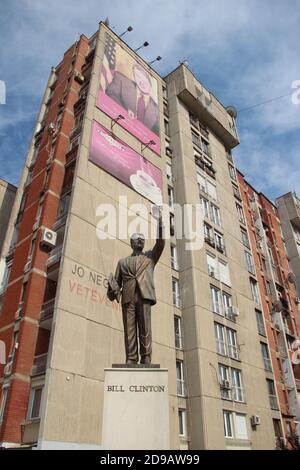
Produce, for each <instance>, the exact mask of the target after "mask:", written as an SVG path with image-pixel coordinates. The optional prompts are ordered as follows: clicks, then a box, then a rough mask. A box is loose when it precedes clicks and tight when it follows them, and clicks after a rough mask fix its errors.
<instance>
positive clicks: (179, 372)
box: [176, 360, 185, 396]
mask: <svg viewBox="0 0 300 470" xmlns="http://www.w3.org/2000/svg"><path fill="white" fill-rule="evenodd" d="M176 377H177V395H180V396H184V395H185V383H184V373H183V361H179V360H177V361H176Z"/></svg>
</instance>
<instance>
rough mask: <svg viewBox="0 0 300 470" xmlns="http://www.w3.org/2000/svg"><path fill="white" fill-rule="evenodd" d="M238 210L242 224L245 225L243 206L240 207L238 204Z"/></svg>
mask: <svg viewBox="0 0 300 470" xmlns="http://www.w3.org/2000/svg"><path fill="white" fill-rule="evenodd" d="M236 210H237V213H238V217H239V220H240V222H242V223H243V224H244V223H245V216H244V211H243V208H242V206H240V205H239V204H236Z"/></svg>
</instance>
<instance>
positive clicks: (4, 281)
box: [0, 261, 12, 289]
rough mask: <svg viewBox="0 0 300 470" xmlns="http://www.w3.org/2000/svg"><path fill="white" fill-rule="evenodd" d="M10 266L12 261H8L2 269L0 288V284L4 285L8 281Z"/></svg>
mask: <svg viewBox="0 0 300 470" xmlns="http://www.w3.org/2000/svg"><path fill="white" fill-rule="evenodd" d="M11 268H12V261H10V262H9V263H8V264H7V265H6V266H5V270H4V274H3V279H2V283H1V284H0V289H1V286H2V287H3V288H5V287H6V285H7V284H8V282H9V276H10V273H11Z"/></svg>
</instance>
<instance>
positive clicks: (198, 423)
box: [0, 23, 297, 449]
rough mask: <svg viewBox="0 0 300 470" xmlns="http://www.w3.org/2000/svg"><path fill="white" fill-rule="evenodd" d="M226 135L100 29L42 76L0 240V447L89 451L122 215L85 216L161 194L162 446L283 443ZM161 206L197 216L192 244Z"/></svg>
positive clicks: (111, 350)
mask: <svg viewBox="0 0 300 470" xmlns="http://www.w3.org/2000/svg"><path fill="white" fill-rule="evenodd" d="M238 143H239V139H238V135H237V130H236V127H235V112H234V109H233V108H232V107H229V108H225V107H224V106H223V105H222V104H221V103H220V102H219V101H218V100H217V99H216V98H215V97H214V96H213V95H212V94H211V93H210V92H208V91H207V90H206V89H205V88H204V87H203V85H202V84H201V83H200V82H199V81H198V80H197V79H196V78H195V77H194V75H193V74H192V72H191V71H190V70H189V69H188V68H187V67H186V66H185V65H184V64H182V65H180V66H179V67H178V68H177V69H176V70H174V71H173V72H172V73H170V74H169V75H167V76H166V77H165V78H162V77H160V76H159V75H158V74H157V73H156V72H155V71H154V70H153V69H152V68H151V67H150V66H149V65H148V64H146V63H145V62H144V61H143V60H142V59H141V58H140V57H139V56H138V55H137V54H136V53H134V51H132V49H130V48H129V47H128V46H127V45H126V44H125V43H124V42H123V41H122V40H121V39H120V38H119V37H118V36H116V35H115V34H114V33H113V32H112V31H111V30H110V29H109V28H108V27H107V26H106V25H105V24H103V23H100V27H99V30H98V31H97V33H96V34H95V35H93V37H92V38H90V39H88V38H86V37H85V36H81V38H80V40H79V41H78V42H76V43H75V44H74V45H73V46H72V47H71V48H70V49H69V50H68V51H67V52H66V53H65V55H64V59H63V61H62V62H61V63H60V64H59V65H58V66H57V67H55V68H53V69H52V71H51V74H50V78H49V81H48V85H47V88H46V91H45V95H44V98H43V103H42V106H41V109H40V113H39V116H38V120H37V124H36V128H35V130H34V133H33V137H32V142H31V146H30V149H29V153H28V156H27V160H26V165H25V167H24V172H23V176H22V179H21V184H20V187H19V189H18V193H17V197H16V202H15V205H14V209H13V213H12V217H11V220H10V229H9V231H8V234H7V237H6V241H5V245H4V255H5V257H6V263H7V270H8V273H9V274H7V275H6V278H7V287H6V292H5V296H4V300H3V305H2V309H1V313H0V335H1V340H2V341H4V342H5V344H6V345H7V349H8V351H7V354H8V361H7V364H6V365H5V367H1V369H0V374H1V375H0V377H1V379H0V384H1V388H2V393H1V408H0V426H1V427H0V442H1V443H2V445H3V446H13V445H35V444H36V443H37V445H38V448H41V449H51V448H61V447H68V448H83V449H84V448H95V449H101V442H102V437H101V435H102V429H101V427H102V411H103V410H102V408H103V379H104V368H105V367H110V366H111V364H112V363H120V362H122V361H123V360H124V345H123V326H122V315H121V311H120V307H119V305H118V304H116V303H111V302H109V301H108V299H107V297H106V287H107V277H108V275H109V273H110V272H111V271H113V270H114V267H115V266H116V262H117V260H118V259H120V258H122V257H124V256H127V255H129V254H130V251H131V250H130V243H129V236H130V233H127V232H126V233H125V235H124V228H125V231H126V229H127V227H124V224H123V225H122V224H121V223H120V224H119V223H118V222H117V228H118V229H119V230H118V233H117V234H115V233H114V232H115V226H114V224H112V225H111V224H110V223H109V222H107V226H106V230H107V231H108V233H109V235H110V238H107V237H106V238H105V237H104V232H103V230H104V229H103V227H104V225H103V224H102V223H99V222H101V220H102V219H101V217H102V218H103V216H104V215H105V210H108V208H111V207H113V208H114V209H115V212H116V214H117V216H118V217H119V214H120V212H123V213H124V211H125V212H126V210H127V207H129V213H128V214H129V215H128V214H127V215H128V218H129V219H130V217H131V218H133V217H136V216H137V215H136V212H137V211H138V209H137V206H134V204H143V205H145V206H146V211H145V213H143V214H142V215H140V218H141V220H142V222H144V223H146V226H148V225H147V224H148V222H149V220H148V218H147V216H148V213H149V212H150V211H151V207H152V204H153V203H156V204H159V203H161V201H163V202H164V203H166V204H168V205H169V209H170V223H169V224H168V225H169V229H170V239H168V240H167V243H166V248H165V250H164V253H163V255H162V257H161V259H160V261H159V263H158V265H157V268H156V273H155V281H156V286H157V299H158V303H157V305H156V306H155V307H153V310H152V333H153V358H152V360H153V362H154V363H159V364H160V365H161V366H162V367H164V368H167V369H168V371H169V390H168V394H169V418H170V436H171V443H170V445H171V448H172V449H274V448H275V444H276V437H278V436H282V438H284V436H285V433H286V432H288V430H287V426H288V422H289V421H293V417H294V415H293V414H292V410H291V411H290V410H288V411H289V413H291V414H288V413H287V414H284V412H283V408H282V407H283V404H284V394H283V393H279V391H278V390H279V382H280V377H279V376H278V375H276V374H278V369H277V368H275V366H274V363H275V360H274V359H273V355H272V356H271V353H272V354H273V352H274V357H275V354H276V353H275V348H276V346H275V344H273V343H271V336H270V335H269V334H268V335H267V336H264V337H262V336H261V335H260V334H258V330H257V327H258V325H257V319H258V316H257V312H258V310H259V311H260V312H261V313H262V314H263V317H262V324H263V325H264V327H265V328H268V330H270V331H271V320H269V323H270V326H268V324H267V323H268V319H267V313H266V311H265V309H264V308H262V307H261V305H262V301H261V300H260V299H259V292H260V291H261V283H260V284H259V287H256V288H254V287H253V285H252V283H251V279H252V280H253V281H254V280H255V281H256V282H259V280H260V277H259V276H261V274H260V273H258V271H257V269H258V268H257V266H258V265H257V264H256V268H255V269H256V271H257V272H256V275H257V276H258V277H256V276H255V273H253V274H252V275H250V277H249V265H248V264H247V263H246V259H245V234H247V232H249V231H250V228H249V227H250V226H249V224H250V215H249V218H248V217H247V220H246V219H245V216H244V212H245V204H246V202H245V200H243V198H241V192H243V191H244V189H243V188H244V186H245V188H246V183H245V182H244V180H243V178H242V177H239V179H238V177H237V174H236V170H235V166H234V162H233V158H232V156H231V149H232V148H234V147H235V146H236V145H238ZM27 168H29V170H27ZM239 188H241V189H239ZM120 197H121V199H120ZM175 203H177V204H179V205H180V206H183V205H188V204H189V205H190V207H192V208H193V210H194V212H197V211H200V210H201V213H202V215H203V221H202V224H203V236H204V246H202V248H201V249H197V250H187V249H186V240H184V239H180V238H178V237H176V236H175V235H176V233H177V232H176V227H177V226H178V213H177V212H176V206H175ZM101 204H106V205H107V206H105V207H103V206H101ZM267 204H268V202H267V201H266V205H267ZM200 205H201V209H200ZM272 207H273V206H272ZM268 210H269V209H268ZM272 210H273V209H272ZM129 221H130V220H129ZM247 222H248V228H247ZM122 231H123V234H122V236H121V233H120V232H122ZM115 235H116V236H115ZM249 236H250V235H249ZM252 238H253V237H252ZM278 243H279V242H278ZM152 244H153V240H147V242H146V248H147V249H148V248H150V247H151V245H152ZM251 246H252V250H251ZM254 248H255V247H254V239H253V240H252V239H251V245H249V256H250V255H253V256H254V251H255V250H254ZM280 248H281V245H280ZM255 259H256V258H255ZM282 259H285V258H284V255H283V253H282ZM283 269H285V271H287V269H288V268H287V267H286V265H284V266H283ZM279 284H280V283H279ZM279 287H282V286H280V285H279ZM257 289H258V290H257ZM291 289H292V287H291V286H288V287H286V291H284V294H283V296H282V301H283V299H284V298H285V299H287V297H286V296H288V295H289V292H291ZM260 296H261V297H262V294H261V295H260ZM258 300H260V301H259V302H258ZM258 304H260V305H258ZM291 305H292V304H291ZM293 308H294V304H293ZM277 310H278V312H277V314H278V316H280V315H281V314H280V312H279V308H278V309H277ZM295 315H296V313H295ZM280 318H281V319H282V321H283V317H280ZM279 320H280V319H279ZM260 324H261V323H260ZM281 326H282V328H283V325H281ZM290 327H292V326H291V325H290ZM293 328H294V326H293ZM293 333H295V335H296V334H297V331H296V327H295V328H294V330H293ZM282 336H283V335H282ZM270 344H271V345H270ZM284 344H285V346H286V347H288V346H287V345H286V343H284ZM262 345H265V346H262ZM273 350H274V351H273ZM266 351H269V353H268V354H269V355H268V356H267V355H266ZM267 359H268V360H267ZM287 362H288V361H287ZM266 364H268V366H269V368H268V370H266ZM276 367H277V366H276ZM289 374H290V376H291V375H292V371H291V367H290V363H289ZM271 383H272V384H273V387H272V386H271ZM293 385H295V384H294V382H293ZM293 392H295V387H294V388H293ZM275 399H276V403H280V406H278V407H276V409H275V406H273V405H274V403H275ZM289 403H290V402H289ZM294 405H295V403H294ZM286 406H288V405H286ZM277 408H278V409H277ZM291 426H292V424H291Z"/></svg>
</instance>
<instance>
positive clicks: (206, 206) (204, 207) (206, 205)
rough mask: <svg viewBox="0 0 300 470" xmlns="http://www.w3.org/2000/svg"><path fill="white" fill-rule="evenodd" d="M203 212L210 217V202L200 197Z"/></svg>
mask: <svg viewBox="0 0 300 470" xmlns="http://www.w3.org/2000/svg"><path fill="white" fill-rule="evenodd" d="M200 203H201V209H202V214H203V216H204V217H207V218H209V202H208V200H207V199H205V198H204V197H200Z"/></svg>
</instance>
